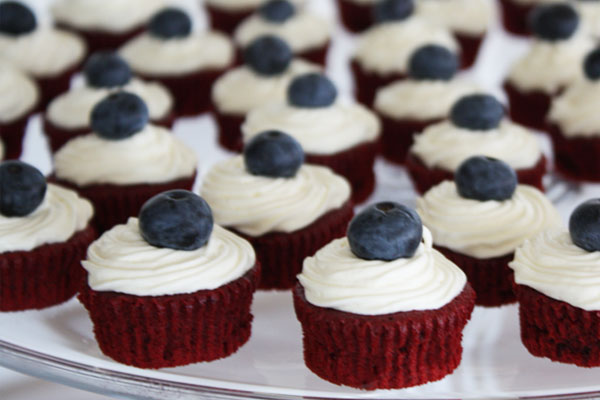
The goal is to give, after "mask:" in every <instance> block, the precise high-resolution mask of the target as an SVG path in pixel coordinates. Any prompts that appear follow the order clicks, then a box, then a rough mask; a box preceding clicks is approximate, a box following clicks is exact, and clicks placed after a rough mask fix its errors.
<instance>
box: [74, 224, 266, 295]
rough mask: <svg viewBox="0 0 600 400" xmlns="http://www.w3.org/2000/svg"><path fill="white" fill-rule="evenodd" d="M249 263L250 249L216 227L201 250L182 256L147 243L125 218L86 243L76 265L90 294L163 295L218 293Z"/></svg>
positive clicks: (254, 259) (251, 265) (248, 265)
mask: <svg viewBox="0 0 600 400" xmlns="http://www.w3.org/2000/svg"><path fill="white" fill-rule="evenodd" d="M255 262H256V258H255V255H254V250H253V249H252V246H251V245H250V244H249V243H248V242H247V241H245V240H244V239H242V238H240V237H239V236H237V235H235V234H233V233H231V232H229V231H228V230H226V229H223V228H221V227H220V226H218V225H215V226H214V227H213V231H212V233H211V235H210V239H209V240H208V243H207V244H206V245H204V246H202V247H201V248H199V249H196V250H192V251H183V250H175V249H169V248H160V247H154V246H152V245H150V244H148V243H147V242H146V241H145V240H144V238H143V237H142V235H141V233H140V230H139V227H138V219H137V218H134V217H131V218H129V220H128V221H127V223H126V224H123V225H117V226H115V227H113V228H112V229H111V230H109V231H107V232H105V233H104V234H103V235H102V236H101V237H100V238H99V239H98V240H96V241H95V242H94V243H92V244H91V246H90V247H89V248H88V252H87V259H86V260H84V261H82V262H81V263H82V265H83V267H84V268H85V269H86V270H87V271H88V284H89V286H90V287H91V288H92V289H94V290H96V291H100V292H105V291H113V292H119V293H126V294H132V295H135V296H163V295H175V294H185V293H193V292H196V291H198V290H211V289H215V288H218V287H220V286H223V285H225V284H227V283H229V282H232V281H234V280H236V279H238V278H240V277H241V276H243V275H244V274H245V273H246V272H247V271H248V270H250V269H251V268H252V267H253V266H254V264H255Z"/></svg>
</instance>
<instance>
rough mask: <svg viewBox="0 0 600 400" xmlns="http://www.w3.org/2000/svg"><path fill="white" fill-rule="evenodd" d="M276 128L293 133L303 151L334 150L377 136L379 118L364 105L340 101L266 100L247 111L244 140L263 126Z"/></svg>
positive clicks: (243, 128)
mask: <svg viewBox="0 0 600 400" xmlns="http://www.w3.org/2000/svg"><path fill="white" fill-rule="evenodd" d="M271 129H278V130H281V131H283V132H285V133H287V134H288V135H291V136H293V137H294V138H295V139H296V140H297V141H298V142H300V144H301V145H302V148H303V149H304V151H305V152H306V153H310V154H334V153H338V152H341V151H344V150H348V149H350V148H352V147H354V146H356V145H359V144H363V143H367V142H373V141H374V140H376V139H377V137H378V136H379V131H380V124H379V119H378V118H377V117H376V116H375V115H374V114H373V113H372V112H371V111H369V110H368V109H367V108H366V107H364V106H362V105H359V104H345V103H342V102H341V101H339V102H337V103H334V104H333V105H331V106H329V107H324V108H313V109H310V108H298V107H293V106H290V105H288V104H285V103H270V104H267V105H265V106H262V107H259V108H256V109H254V110H252V111H250V113H248V115H247V117H246V120H245V121H244V124H243V125H242V133H243V136H244V141H248V140H250V139H251V138H252V137H254V136H256V135H257V134H259V133H261V132H264V131H266V130H271Z"/></svg>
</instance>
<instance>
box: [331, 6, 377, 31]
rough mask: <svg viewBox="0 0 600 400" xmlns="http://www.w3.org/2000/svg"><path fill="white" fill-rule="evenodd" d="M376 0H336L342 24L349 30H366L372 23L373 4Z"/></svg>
mask: <svg viewBox="0 0 600 400" xmlns="http://www.w3.org/2000/svg"><path fill="white" fill-rule="evenodd" d="M377 1H378V0H337V5H338V9H339V12H340V18H341V20H342V24H343V25H344V27H345V28H346V29H348V30H349V31H350V32H354V33H358V32H362V31H365V30H367V29H368V28H369V27H370V26H371V25H372V24H373V11H372V10H373V6H374V5H375V3H377Z"/></svg>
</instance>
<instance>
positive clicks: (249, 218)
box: [201, 156, 350, 236]
mask: <svg viewBox="0 0 600 400" xmlns="http://www.w3.org/2000/svg"><path fill="white" fill-rule="evenodd" d="M201 195H202V197H203V198H204V200H206V201H207V202H208V204H209V205H210V207H211V209H212V212H213V217H214V219H215V221H216V222H217V223H218V224H219V225H222V226H225V227H228V228H234V229H236V230H237V231H239V232H241V233H244V234H246V235H249V236H261V235H264V234H265V233H269V232H288V233H289V232H294V231H297V230H299V229H302V228H304V227H306V226H308V225H310V224H312V223H313V222H314V221H316V220H317V219H319V218H320V217H321V216H323V215H325V214H326V213H327V212H329V211H332V210H335V209H338V208H340V207H342V206H343V205H344V203H346V202H347V201H348V199H349V198H350V185H349V184H348V182H347V181H346V180H345V179H344V178H342V177H341V176H339V175H336V174H334V173H333V172H332V171H331V170H330V169H329V168H325V167H320V166H316V165H303V166H302V167H301V168H300V169H299V170H298V172H297V173H296V175H295V176H294V177H292V178H271V177H265V176H257V175H252V174H250V173H249V172H247V171H246V167H245V165H244V160H243V157H242V156H237V157H234V158H232V159H229V160H225V161H222V162H220V163H218V164H216V165H215V166H213V167H212V168H211V169H210V171H209V172H208V173H207V174H206V176H205V177H204V179H203V181H202V189H201Z"/></svg>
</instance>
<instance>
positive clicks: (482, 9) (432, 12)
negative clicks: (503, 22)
mask: <svg viewBox="0 0 600 400" xmlns="http://www.w3.org/2000/svg"><path fill="white" fill-rule="evenodd" d="M415 3H416V4H415V5H416V12H417V15H421V16H423V17H424V18H428V19H429V20H431V21H433V22H435V23H436V24H438V25H441V26H445V27H446V28H448V29H450V30H451V31H453V32H459V33H463V34H468V35H473V36H475V35H483V34H484V33H485V32H486V31H487V30H488V28H489V26H490V24H491V22H492V15H493V8H492V6H493V4H492V2H491V1H490V0H418V1H416V2H415Z"/></svg>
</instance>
